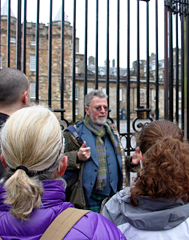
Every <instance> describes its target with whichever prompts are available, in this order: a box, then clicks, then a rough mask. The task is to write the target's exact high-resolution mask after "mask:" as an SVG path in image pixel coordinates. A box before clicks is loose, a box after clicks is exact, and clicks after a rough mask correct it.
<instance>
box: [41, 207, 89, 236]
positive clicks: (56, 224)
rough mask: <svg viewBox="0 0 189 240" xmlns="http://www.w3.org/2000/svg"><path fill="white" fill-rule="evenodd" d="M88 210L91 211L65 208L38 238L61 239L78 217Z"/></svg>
mask: <svg viewBox="0 0 189 240" xmlns="http://www.w3.org/2000/svg"><path fill="white" fill-rule="evenodd" d="M88 212H91V211H90V210H81V209H76V208H67V209H66V210H64V211H63V212H61V213H60V214H59V215H58V216H57V217H56V218H55V219H54V221H53V222H52V223H51V224H50V226H49V227H48V228H47V230H46V231H45V232H44V234H43V235H42V237H41V238H40V240H52V239H55V240H62V239H63V238H64V237H65V236H66V234H67V233H68V232H69V231H70V230H71V228H72V227H73V226H74V225H75V224H76V223H77V222H78V221H79V219H80V218H82V217H83V216H84V215H85V214H87V213H88Z"/></svg>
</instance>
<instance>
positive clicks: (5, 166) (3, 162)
mask: <svg viewBox="0 0 189 240" xmlns="http://www.w3.org/2000/svg"><path fill="white" fill-rule="evenodd" d="M0 160H1V162H2V164H3V167H4V168H5V169H6V168H7V165H6V163H5V159H4V157H3V154H2V153H1V155H0Z"/></svg>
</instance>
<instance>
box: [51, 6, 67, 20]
mask: <svg viewBox="0 0 189 240" xmlns="http://www.w3.org/2000/svg"><path fill="white" fill-rule="evenodd" d="M53 21H54V22H61V21H62V6H61V7H60V9H59V11H58V13H57V14H56V17H55V18H54V20H53ZM64 21H66V22H70V21H69V19H68V15H66V14H65V13H64Z"/></svg>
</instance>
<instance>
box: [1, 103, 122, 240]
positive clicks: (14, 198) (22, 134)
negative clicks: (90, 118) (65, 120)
mask: <svg viewBox="0 0 189 240" xmlns="http://www.w3.org/2000/svg"><path fill="white" fill-rule="evenodd" d="M1 144H2V156H1V160H2V161H3V164H4V166H6V172H5V175H4V182H3V183H2V184H1V185H0V226H1V227H0V236H1V238H2V239H3V240H4V239H6V240H7V239H13V238H16V239H25V240H27V239H30V240H31V239H32V240H37V239H40V237H41V236H42V235H43V233H44V232H45V230H46V229H47V228H48V226H49V225H50V224H51V223H52V222H53V220H54V219H55V218H56V217H57V216H58V215H59V214H60V213H61V212H62V211H64V210H65V209H66V208H68V207H73V205H72V204H71V203H69V202H65V198H66V196H65V183H64V181H63V180H62V178H61V176H62V175H63V174H64V171H65V169H66V166H67V157H66V156H64V155H63V148H64V146H63V141H62V135H61V129H60V126H59V122H58V120H57V118H56V117H55V115H54V114H53V113H52V112H51V111H50V110H48V109H47V108H44V107H42V106H33V107H28V108H23V109H21V110H18V111H17V112H15V113H13V114H12V115H11V116H10V118H9V119H8V120H7V122H6V124H5V126H4V127H3V128H2V133H1ZM62 227H63V228H64V227H65V226H62ZM64 239H125V237H124V236H123V235H122V233H121V232H120V230H119V229H118V228H117V227H116V226H115V225H114V224H113V223H111V222H110V221H109V220H107V219H105V218H104V217H103V216H101V215H100V214H97V213H93V212H89V213H87V214H86V215H85V216H84V217H82V218H81V219H80V220H79V221H78V222H77V223H76V224H75V225H74V226H73V228H72V229H71V230H70V231H69V233H68V234H67V235H66V236H65V238H64Z"/></svg>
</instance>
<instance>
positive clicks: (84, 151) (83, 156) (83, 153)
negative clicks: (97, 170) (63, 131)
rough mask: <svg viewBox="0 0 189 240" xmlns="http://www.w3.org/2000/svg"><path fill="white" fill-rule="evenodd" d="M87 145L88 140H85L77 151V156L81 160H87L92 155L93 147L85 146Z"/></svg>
mask: <svg viewBox="0 0 189 240" xmlns="http://www.w3.org/2000/svg"><path fill="white" fill-rule="evenodd" d="M85 146H86V142H85V141H84V142H83V144H82V146H81V147H80V149H79V151H78V152H77V157H78V159H79V160H80V161H86V160H88V159H89V158H90V156H91V148H90V147H85Z"/></svg>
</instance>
